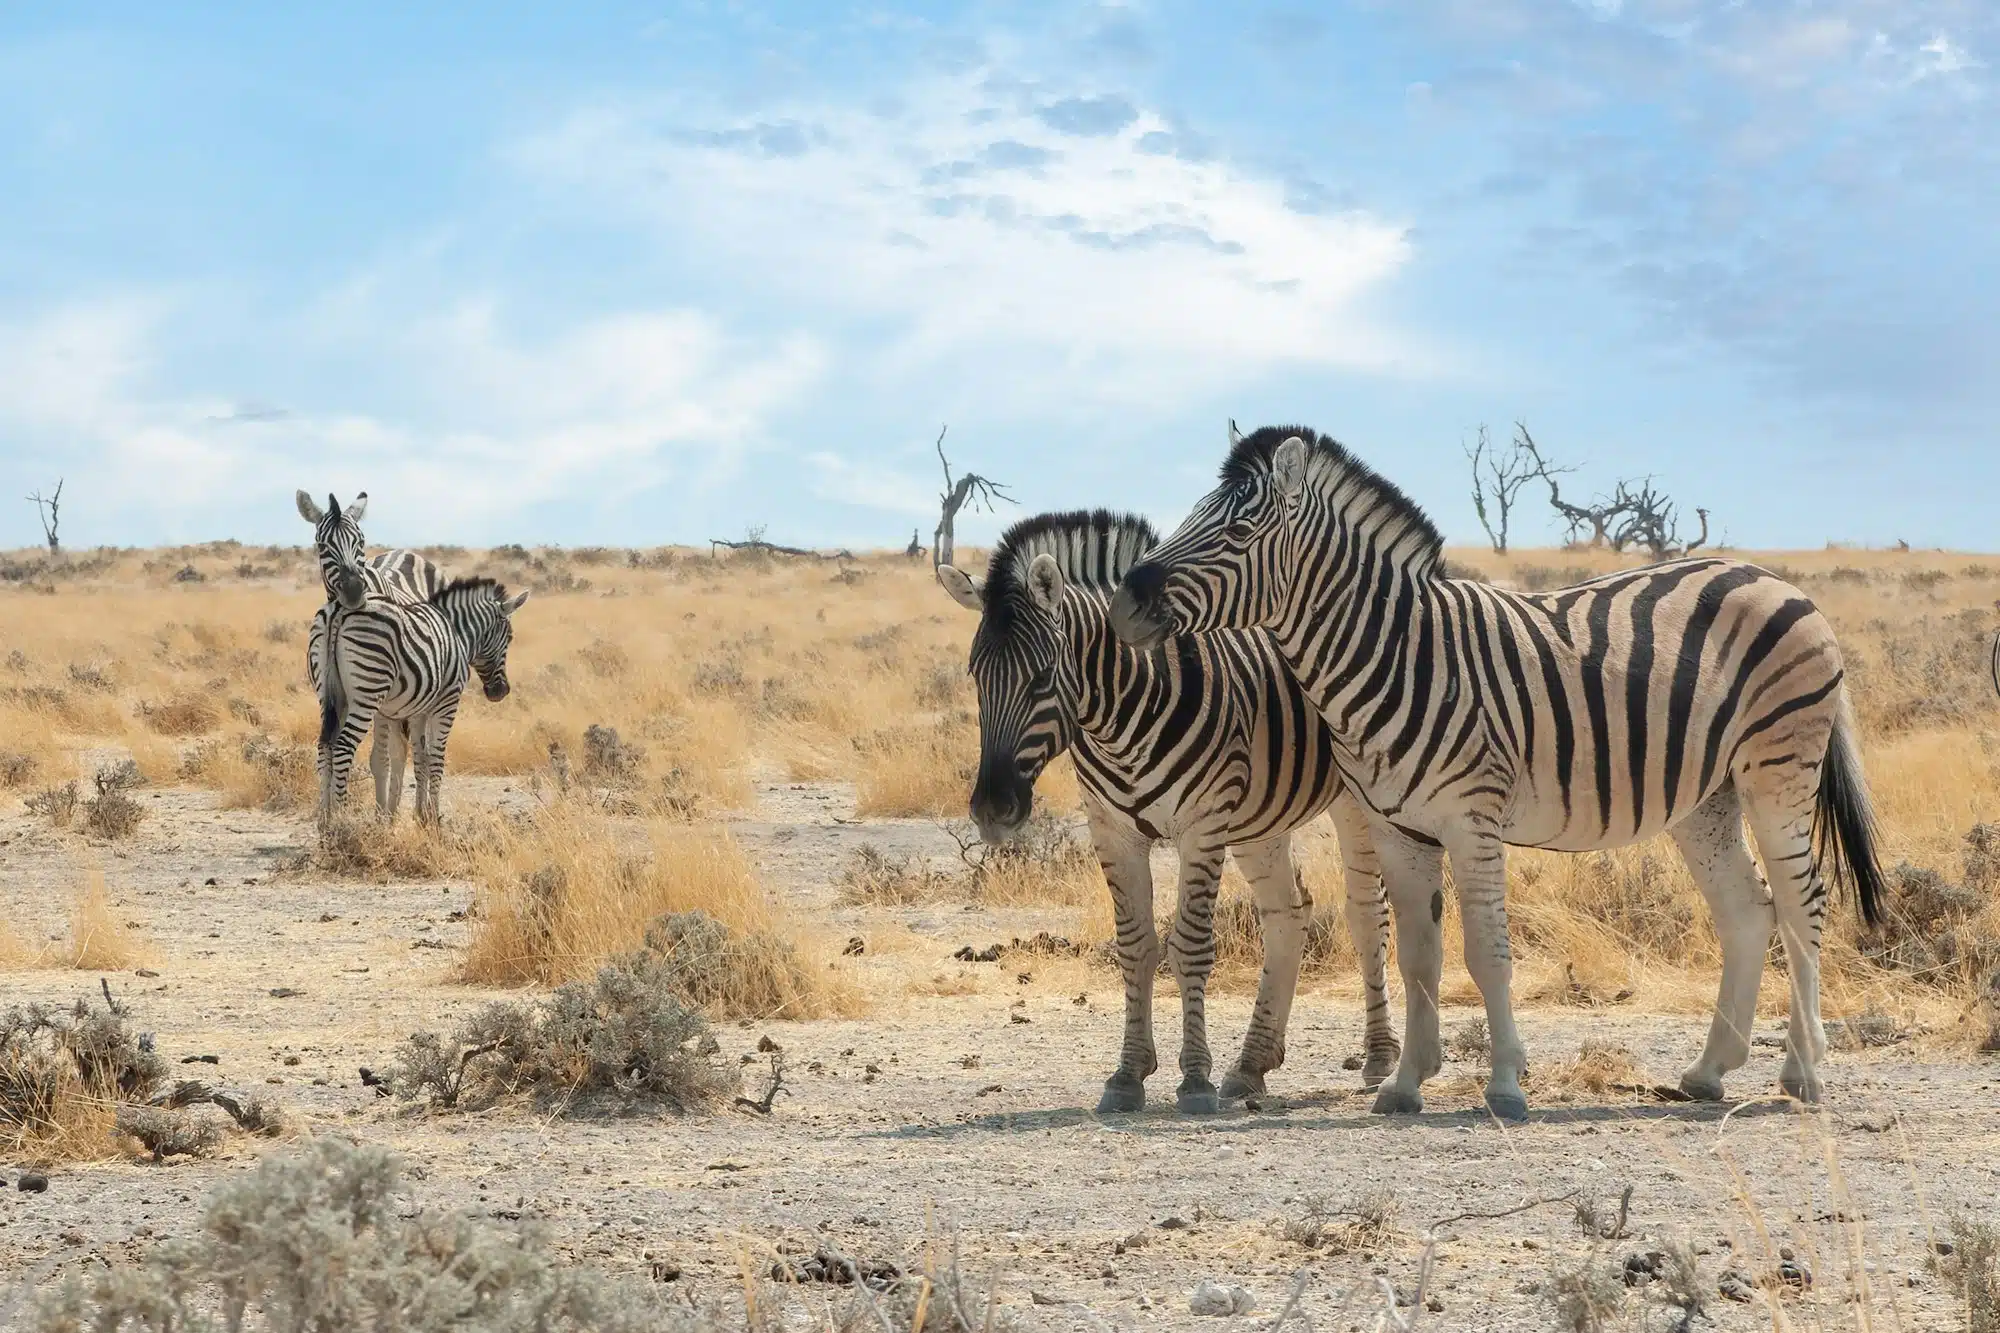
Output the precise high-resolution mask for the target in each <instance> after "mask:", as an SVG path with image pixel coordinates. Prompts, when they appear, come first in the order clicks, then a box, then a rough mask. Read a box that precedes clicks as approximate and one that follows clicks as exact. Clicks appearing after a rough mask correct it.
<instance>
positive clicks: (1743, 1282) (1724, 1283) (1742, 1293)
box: [1715, 1268, 1757, 1302]
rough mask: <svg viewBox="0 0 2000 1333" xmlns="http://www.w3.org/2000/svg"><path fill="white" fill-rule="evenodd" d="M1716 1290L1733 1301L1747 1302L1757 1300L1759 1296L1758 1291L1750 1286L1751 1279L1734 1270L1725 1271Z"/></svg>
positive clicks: (1717, 1283) (1716, 1284) (1717, 1282)
mask: <svg viewBox="0 0 2000 1333" xmlns="http://www.w3.org/2000/svg"><path fill="white" fill-rule="evenodd" d="M1715 1289H1716V1290H1717V1291H1718V1292H1720V1293H1721V1294H1722V1295H1723V1296H1724V1297H1726V1298H1727V1299H1729V1300H1732V1301H1745V1302H1747V1301H1750V1300H1753V1299H1755V1297H1756V1295H1757V1289H1756V1288H1755V1287H1752V1286H1751V1285H1750V1279H1748V1278H1746V1277H1744V1276H1743V1275H1742V1274H1741V1273H1739V1272H1737V1271H1736V1270H1735V1269H1733V1268H1730V1269H1725V1270H1724V1271H1723V1274H1722V1276H1721V1277H1720V1278H1718V1279H1717V1280H1716V1283H1715Z"/></svg>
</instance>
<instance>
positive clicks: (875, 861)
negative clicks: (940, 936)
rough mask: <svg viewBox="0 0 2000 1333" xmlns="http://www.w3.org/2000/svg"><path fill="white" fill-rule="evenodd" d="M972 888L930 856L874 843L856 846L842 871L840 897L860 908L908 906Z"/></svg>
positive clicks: (961, 892) (929, 901)
mask: <svg viewBox="0 0 2000 1333" xmlns="http://www.w3.org/2000/svg"><path fill="white" fill-rule="evenodd" d="M969 893H970V887H969V886H968V885H967V884H965V883H964V882H963V881H962V880H961V878H960V877H959V876H957V875H952V874H948V873H946V872H945V871H942V870H939V869H938V868H937V867H936V866H934V865H932V864H931V863H930V860H929V858H927V857H923V856H917V855H913V854H911V853H909V852H896V853H887V852H884V851H883V850H882V849H881V848H880V847H877V846H876V845H875V844H874V843H872V842H867V843H863V844H862V845H861V846H860V847H858V848H856V849H855V851H854V854H853V855H852V856H850V857H849V858H848V860H847V865H846V866H844V867H843V868H842V869H841V872H840V900H841V901H842V902H843V903H848V904H850V905H852V906H857V907H909V906H913V905H915V904H918V903H934V902H940V901H943V900H945V899H948V898H953V897H964V896H967V895H968V894H969Z"/></svg>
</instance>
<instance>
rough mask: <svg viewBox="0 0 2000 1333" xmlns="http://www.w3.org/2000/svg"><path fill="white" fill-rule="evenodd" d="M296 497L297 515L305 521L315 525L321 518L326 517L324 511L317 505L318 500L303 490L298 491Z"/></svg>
mask: <svg viewBox="0 0 2000 1333" xmlns="http://www.w3.org/2000/svg"><path fill="white" fill-rule="evenodd" d="M298 499H299V517H300V518H302V519H304V520H305V521H306V522H308V523H311V524H314V525H317V524H318V523H319V521H320V520H321V519H323V518H325V517H326V511H325V510H324V509H321V508H320V507H319V501H317V500H315V499H313V498H312V497H311V496H310V495H307V494H306V493H305V492H304V491H300V492H299V496H298Z"/></svg>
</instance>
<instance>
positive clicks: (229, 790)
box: [181, 732, 319, 813]
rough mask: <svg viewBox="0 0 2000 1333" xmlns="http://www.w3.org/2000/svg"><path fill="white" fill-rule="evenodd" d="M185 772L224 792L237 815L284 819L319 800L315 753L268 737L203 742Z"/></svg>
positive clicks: (185, 763)
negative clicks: (264, 813)
mask: <svg viewBox="0 0 2000 1333" xmlns="http://www.w3.org/2000/svg"><path fill="white" fill-rule="evenodd" d="M181 772H182V775H183V776H184V777H187V778H190V779H193V780H195V781H199V782H203V783H206V784H207V785H209V786H211V787H214V788H216V789H218V790H220V791H221V792H222V794H223V803H224V804H225V805H228V806H230V807H232V808H235V809H259V810H268V811H271V812H273V813H281V812H284V811H288V810H298V809H302V808H304V807H305V806H307V805H310V804H311V803H312V802H314V801H316V800H317V799H318V798H319V776H318V773H317V771H316V769H315V758H314V754H313V747H312V746H310V745H299V744H293V743H290V742H286V741H281V740H274V739H272V738H271V737H270V736H269V735H267V734H265V733H263V732H252V733H251V734H249V735H246V736H243V737H242V738H241V739H238V740H234V741H231V740H220V741H207V742H203V743H202V744H201V745H198V746H196V747H195V748H194V749H193V750H192V751H190V752H189V753H188V755H187V757H186V758H185V759H184V760H183V762H182V767H181Z"/></svg>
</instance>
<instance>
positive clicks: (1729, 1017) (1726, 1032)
mask: <svg viewBox="0 0 2000 1333" xmlns="http://www.w3.org/2000/svg"><path fill="white" fill-rule="evenodd" d="M1668 832H1669V833H1670V834H1671V835H1672V836H1673V840H1674V844H1675V845H1676V846H1678V847H1679V848H1680V849H1681V856H1682V858H1683V859H1685V860H1686V861H1687V866H1688V872H1689V873H1690V874H1692V875H1693V876H1694V882H1695V883H1696V884H1697V885H1698V886H1700V888H1701V893H1702V897H1704V898H1706V899H1707V900H1708V910H1709V912H1710V914H1711V915H1713V916H1714V917H1715V930H1716V934H1717V936H1718V937H1719V939H1720V940H1721V943H1722V985H1721V987H1720V988H1719V989H1718V990H1717V992H1716V997H1715V1017H1714V1018H1713V1019H1711V1020H1710V1022H1709V1025H1708V1044H1707V1045H1706V1046H1704V1047H1702V1051H1701V1058H1700V1059H1699V1060H1697V1061H1695V1062H1694V1063H1693V1064H1691V1065H1689V1066H1688V1067H1687V1069H1686V1070H1685V1071H1684V1072H1683V1073H1682V1074H1681V1091H1682V1092H1685V1093H1686V1094H1687V1095H1688V1096H1690V1097H1693V1098H1695V1099H1697V1100H1699V1101H1717V1100H1720V1099H1721V1097H1722V1078H1723V1075H1725V1074H1727V1073H1729V1072H1730V1071H1731V1070H1733V1069H1740V1068H1742V1066H1743V1062H1744V1061H1746V1060H1748V1059H1749V1058H1750V1029H1751V1026H1752V1025H1753V1024H1754V1023H1755V1022H1756V1018H1757V988H1758V986H1759V985H1760V984H1761V983H1762V981H1763V979H1764V952H1765V949H1766V947H1767V946H1768V945H1769V944H1770V942H1771V926H1772V924H1773V914H1772V910H1771V891H1770V889H1769V888H1768V887H1766V886H1765V884H1764V876H1763V875H1762V874H1761V873H1759V872H1758V869H1757V862H1756V861H1755V860H1754V859H1753V858H1752V857H1751V855H1750V847H1749V844H1748V843H1746V842H1745V841H1744V840H1743V801H1742V798H1741V797H1740V796H1738V794H1737V791H1736V786H1735V784H1734V783H1730V784H1729V785H1727V786H1725V787H1723V788H1722V789H1721V790H1720V791H1718V792H1716V793H1715V795H1713V796H1711V797H1709V798H1708V799H1707V800H1706V801H1703V802H1702V803H1701V804H1700V805H1699V806H1697V807H1695V810H1694V812H1693V813H1692V814H1690V815H1689V816H1688V817H1687V818H1686V819H1684V820H1682V821H1681V822H1680V823H1678V824H1676V825H1674V827H1673V828H1671V829H1669V830H1668Z"/></svg>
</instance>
